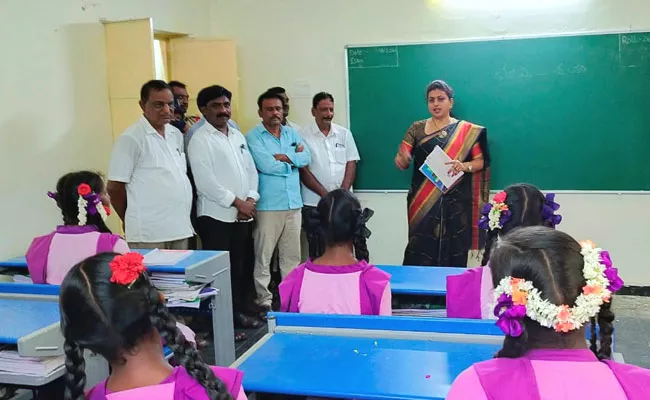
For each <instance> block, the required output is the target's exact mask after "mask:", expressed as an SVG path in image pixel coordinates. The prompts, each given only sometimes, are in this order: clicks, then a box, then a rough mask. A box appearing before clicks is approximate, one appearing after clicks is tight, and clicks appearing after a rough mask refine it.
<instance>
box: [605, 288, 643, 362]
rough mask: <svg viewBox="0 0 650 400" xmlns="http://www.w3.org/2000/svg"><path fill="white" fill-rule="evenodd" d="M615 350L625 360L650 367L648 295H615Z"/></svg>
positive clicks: (613, 304)
mask: <svg viewBox="0 0 650 400" xmlns="http://www.w3.org/2000/svg"><path fill="white" fill-rule="evenodd" d="M612 306H613V308H614V314H615V316H616V319H615V322H614V329H616V352H618V353H622V354H623V357H624V358H625V362H626V363H628V364H634V365H638V366H641V367H644V368H650V297H641V296H615V297H614V301H613V303H612Z"/></svg>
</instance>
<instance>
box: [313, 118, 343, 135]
mask: <svg viewBox="0 0 650 400" xmlns="http://www.w3.org/2000/svg"><path fill="white" fill-rule="evenodd" d="M310 131H311V133H312V134H313V135H318V136H319V137H324V138H329V137H336V136H338V135H339V133H340V132H339V130H338V128H337V126H336V124H335V123H334V122H332V125H330V133H329V134H328V135H327V136H325V134H324V133H323V132H322V131H321V130H320V128H319V127H318V124H317V123H316V121H314V122H312V123H311V128H310Z"/></svg>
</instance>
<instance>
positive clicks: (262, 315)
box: [259, 306, 272, 321]
mask: <svg viewBox="0 0 650 400" xmlns="http://www.w3.org/2000/svg"><path fill="white" fill-rule="evenodd" d="M271 311H272V310H271V306H260V311H259V316H260V319H261V320H262V321H266V314H268V313H270V312H271Z"/></svg>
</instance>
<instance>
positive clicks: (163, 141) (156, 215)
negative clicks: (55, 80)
mask: <svg viewBox="0 0 650 400" xmlns="http://www.w3.org/2000/svg"><path fill="white" fill-rule="evenodd" d="M140 108H141V109H142V112H143V115H142V117H140V119H139V120H138V121H137V122H136V123H135V124H133V125H131V126H130V127H129V128H127V129H126V131H124V133H122V135H121V136H120V137H119V138H118V139H117V141H116V142H115V146H114V147H113V154H112V155H111V161H110V165H109V168H108V184H107V191H108V193H109V195H110V196H111V203H112V204H113V208H114V209H115V212H116V213H117V215H118V216H119V217H120V219H121V220H122V221H123V223H124V229H125V231H126V239H127V241H128V244H129V247H130V248H132V249H133V248H135V249H145V248H146V249H154V248H159V249H174V250H183V249H187V246H188V238H190V237H192V236H193V235H194V230H193V229H192V224H191V223H190V209H191V208H192V186H191V185H190V181H189V179H188V178H187V162H186V159H185V151H184V146H183V135H182V133H181V132H180V131H179V130H178V129H176V128H175V127H173V126H171V125H170V122H171V121H172V120H173V119H174V96H173V94H172V90H171V88H170V87H169V85H167V84H166V83H165V82H163V81H160V80H152V81H149V82H147V83H145V84H144V85H143V86H142V89H141V90H140Z"/></svg>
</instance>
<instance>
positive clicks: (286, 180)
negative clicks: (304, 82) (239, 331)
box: [246, 92, 311, 314]
mask: <svg viewBox="0 0 650 400" xmlns="http://www.w3.org/2000/svg"><path fill="white" fill-rule="evenodd" d="M257 105H258V108H259V110H258V114H259V116H260V118H262V123H261V124H259V125H257V126H256V127H255V128H253V130H251V131H250V132H249V133H248V134H247V135H246V139H247V140H248V146H249V149H250V152H251V154H252V155H253V159H254V160H255V165H256V166H257V170H258V172H259V178H260V186H259V188H260V189H259V191H260V200H259V202H258V203H257V217H256V220H257V225H256V227H255V229H254V232H253V238H254V242H255V269H254V277H255V288H256V291H257V305H258V306H259V307H260V311H261V313H262V314H264V313H266V312H268V311H270V310H271V304H272V300H273V295H272V294H271V292H270V291H269V284H270V282H271V271H270V269H271V258H272V256H273V251H274V250H275V247H276V246H277V247H278V253H279V258H280V273H281V275H282V279H284V277H286V276H287V275H288V274H289V272H291V271H292V270H293V269H294V268H295V267H297V266H298V264H299V263H300V225H301V213H300V209H301V208H302V197H301V195H300V176H299V172H298V169H299V168H302V167H306V166H307V165H309V163H310V162H311V156H310V153H309V149H308V148H307V147H306V146H305V144H304V142H303V140H302V138H301V137H300V135H299V134H298V132H297V131H296V130H294V129H293V128H291V127H290V126H285V125H282V120H283V117H284V113H283V109H284V107H283V106H284V104H283V99H282V97H281V96H280V95H278V94H277V93H272V92H265V93H264V94H262V95H261V96H260V97H259V99H258V100H257Z"/></svg>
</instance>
